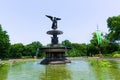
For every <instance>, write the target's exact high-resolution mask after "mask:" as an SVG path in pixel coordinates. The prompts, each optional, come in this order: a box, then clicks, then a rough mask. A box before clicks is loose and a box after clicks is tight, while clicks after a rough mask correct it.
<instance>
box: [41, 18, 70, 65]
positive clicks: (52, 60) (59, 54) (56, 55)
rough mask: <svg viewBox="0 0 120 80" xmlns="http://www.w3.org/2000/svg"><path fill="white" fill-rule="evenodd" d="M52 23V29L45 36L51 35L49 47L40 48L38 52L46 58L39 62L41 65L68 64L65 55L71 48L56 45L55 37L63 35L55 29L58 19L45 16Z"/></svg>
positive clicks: (68, 61) (56, 38)
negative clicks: (42, 53)
mask: <svg viewBox="0 0 120 80" xmlns="http://www.w3.org/2000/svg"><path fill="white" fill-rule="evenodd" d="M47 17H48V18H50V19H51V20H52V21H53V24H52V29H53V30H49V31H47V34H49V35H52V37H51V45H50V46H49V47H44V48H41V49H40V50H42V51H44V52H45V54H46V56H45V59H44V60H42V61H41V64H65V63H70V62H71V61H70V60H68V59H67V58H66V57H65V53H67V52H68V51H69V50H70V49H71V48H68V47H65V46H60V45H59V44H58V42H59V40H58V37H57V35H61V34H63V32H62V31H60V30H56V29H57V20H60V18H56V17H52V16H47Z"/></svg>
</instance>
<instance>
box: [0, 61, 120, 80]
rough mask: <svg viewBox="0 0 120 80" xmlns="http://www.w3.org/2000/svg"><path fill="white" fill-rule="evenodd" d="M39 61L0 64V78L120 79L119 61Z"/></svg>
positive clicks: (6, 79) (48, 79)
mask: <svg viewBox="0 0 120 80" xmlns="http://www.w3.org/2000/svg"><path fill="white" fill-rule="evenodd" d="M39 63H40V61H36V62H24V63H14V64H11V65H5V66H0V80H120V62H119V61H113V60H73V61H72V63H69V64H64V65H41V64H39Z"/></svg>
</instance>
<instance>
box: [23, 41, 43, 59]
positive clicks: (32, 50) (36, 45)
mask: <svg viewBox="0 0 120 80" xmlns="http://www.w3.org/2000/svg"><path fill="white" fill-rule="evenodd" d="M41 47H42V44H41V43H40V42H39V41H36V42H32V43H30V44H28V45H26V46H25V52H24V56H32V57H34V56H36V55H38V56H39V57H41V56H42V54H41V52H40V51H39V49H40V48H41Z"/></svg>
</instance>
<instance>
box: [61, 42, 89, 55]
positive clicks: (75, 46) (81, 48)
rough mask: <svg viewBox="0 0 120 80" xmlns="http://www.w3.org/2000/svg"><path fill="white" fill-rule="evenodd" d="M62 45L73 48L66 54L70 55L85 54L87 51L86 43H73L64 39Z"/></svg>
mask: <svg viewBox="0 0 120 80" xmlns="http://www.w3.org/2000/svg"><path fill="white" fill-rule="evenodd" d="M62 45H63V46H66V47H70V48H71V50H70V51H69V52H68V54H66V56H69V57H79V56H85V55H86V53H87V50H86V49H87V45H86V44H79V43H71V42H70V41H69V40H64V41H62Z"/></svg>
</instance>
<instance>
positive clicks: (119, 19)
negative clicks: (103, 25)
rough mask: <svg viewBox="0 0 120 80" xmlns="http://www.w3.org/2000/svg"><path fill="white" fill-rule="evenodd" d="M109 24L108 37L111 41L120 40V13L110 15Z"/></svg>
mask: <svg viewBox="0 0 120 80" xmlns="http://www.w3.org/2000/svg"><path fill="white" fill-rule="evenodd" d="M107 25H108V28H109V34H108V39H109V40H110V41H116V40H120V15H119V16H113V17H109V18H108V19H107Z"/></svg>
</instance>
